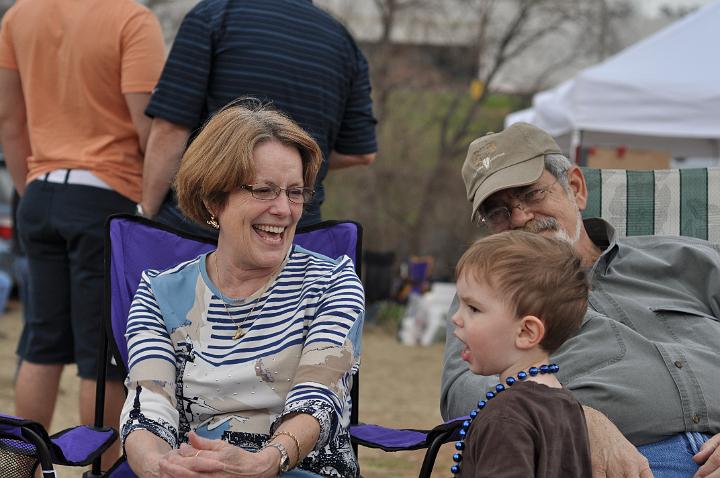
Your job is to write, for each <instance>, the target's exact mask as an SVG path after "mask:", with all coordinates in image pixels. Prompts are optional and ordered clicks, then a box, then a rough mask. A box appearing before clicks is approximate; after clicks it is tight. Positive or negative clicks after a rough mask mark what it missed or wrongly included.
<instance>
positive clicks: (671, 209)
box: [655, 169, 680, 236]
mask: <svg viewBox="0 0 720 478" xmlns="http://www.w3.org/2000/svg"><path fill="white" fill-rule="evenodd" d="M655 234H659V235H665V236H679V235H680V170H678V169H658V170H657V171H655Z"/></svg>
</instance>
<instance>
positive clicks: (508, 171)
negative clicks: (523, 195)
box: [470, 154, 545, 220]
mask: <svg viewBox="0 0 720 478" xmlns="http://www.w3.org/2000/svg"><path fill="white" fill-rule="evenodd" d="M544 169H545V155H543V154H541V155H540V156H536V157H534V158H531V159H528V160H527V161H523V162H521V163H517V164H513V165H512V166H508V167H507V168H503V169H501V170H499V171H497V172H496V173H494V174H492V175H491V176H489V177H488V178H487V179H486V180H485V181H483V183H482V184H481V185H480V186H479V187H478V188H477V190H476V191H475V195H474V196H473V207H472V212H471V214H470V220H472V219H473V218H474V217H475V213H476V212H477V210H478V209H479V208H480V205H481V204H482V203H483V201H484V200H485V199H487V198H488V197H489V196H490V195H492V194H495V193H496V192H498V191H502V190H503V189H510V188H516V187H520V186H527V185H528V184H532V183H534V182H535V181H537V180H538V179H540V176H542V173H543V170H544Z"/></svg>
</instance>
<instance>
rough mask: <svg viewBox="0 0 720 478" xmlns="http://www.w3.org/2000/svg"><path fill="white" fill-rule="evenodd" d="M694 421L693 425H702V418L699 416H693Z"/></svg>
mask: <svg viewBox="0 0 720 478" xmlns="http://www.w3.org/2000/svg"><path fill="white" fill-rule="evenodd" d="M692 420H693V423H694V424H696V425H697V424H698V423H700V417H699V416H698V415H695V416H693V418H692Z"/></svg>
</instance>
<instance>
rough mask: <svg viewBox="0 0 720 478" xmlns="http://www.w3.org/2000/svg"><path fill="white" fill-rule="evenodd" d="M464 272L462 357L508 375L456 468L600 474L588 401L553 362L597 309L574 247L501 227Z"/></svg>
mask: <svg viewBox="0 0 720 478" xmlns="http://www.w3.org/2000/svg"><path fill="white" fill-rule="evenodd" d="M456 274H457V295H458V298H459V301H460V305H459V308H458V311H457V313H456V314H455V315H454V316H453V317H452V321H453V323H454V324H455V335H456V336H457V338H458V339H460V340H461V341H462V342H463V344H464V345H465V346H464V348H463V350H462V352H461V354H462V358H463V360H465V361H466V362H467V363H468V366H469V368H470V370H471V371H472V372H473V373H476V374H480V375H496V374H499V375H500V384H498V386H496V388H494V389H493V390H492V391H491V392H488V393H487V395H486V396H484V397H482V400H481V401H480V402H479V403H478V409H476V410H475V411H474V412H473V413H471V415H470V416H471V419H470V420H469V421H468V422H466V423H465V425H464V431H465V433H466V435H465V436H466V439H465V440H463V441H460V442H458V443H457V444H456V449H457V450H458V451H457V453H456V454H455V455H454V456H453V459H454V460H455V462H456V464H455V466H453V468H452V470H451V471H452V472H453V474H454V475H455V476H458V477H462V478H468V477H486V476H487V477H489V476H492V477H496V478H497V477H523V478H525V477H536V478H540V477H547V478H557V477H563V478H569V477H590V476H592V470H591V465H590V452H589V447H588V438H587V427H586V424H585V416H584V415H583V411H582V408H581V406H580V404H579V403H578V402H577V401H576V400H575V399H574V398H573V397H572V395H571V394H570V392H568V391H566V390H564V389H563V388H562V386H561V385H560V382H558V380H557V379H556V378H555V376H554V373H555V372H557V370H558V366H557V365H554V364H552V365H550V362H549V355H550V354H551V353H552V352H554V351H555V350H556V349H557V348H559V347H560V346H561V345H562V344H563V342H565V340H567V339H568V338H570V337H571V336H572V335H574V334H575V333H576V332H577V330H578V329H579V328H580V324H581V322H582V319H583V316H584V315H585V310H586V308H587V300H588V284H587V279H586V277H585V272H584V270H583V268H582V266H581V264H580V259H579V258H578V257H577V256H576V255H575V254H574V252H573V249H572V247H571V246H570V245H569V244H568V243H567V242H564V241H561V240H558V239H551V238H547V237H543V236H540V235H538V234H531V233H527V232H521V231H508V232H503V233H500V234H494V235H492V236H489V237H487V238H485V239H482V240H480V241H478V242H476V243H475V244H473V245H472V246H471V247H470V249H468V250H467V251H466V252H465V254H464V255H463V256H462V258H460V261H459V262H458V265H457V268H456ZM561 365H562V364H561ZM478 395H481V393H480V392H479V393H478Z"/></svg>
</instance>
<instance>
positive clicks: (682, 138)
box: [505, 0, 720, 158]
mask: <svg viewBox="0 0 720 478" xmlns="http://www.w3.org/2000/svg"><path fill="white" fill-rule="evenodd" d="M719 25H720V0H718V1H716V2H713V3H711V4H709V5H707V6H705V7H704V8H701V9H699V10H698V11H696V12H694V13H692V14H690V15H688V16H686V17H685V18H683V19H681V20H679V21H677V22H675V23H673V24H672V25H670V26H668V27H666V28H665V29H663V30H661V31H659V32H657V33H655V34H654V35H652V36H650V37H648V38H646V39H644V40H642V41H640V42H638V43H636V44H635V45H633V46H631V47H629V48H627V49H625V50H623V51H622V52H620V53H618V54H617V55H615V56H613V57H611V58H609V59H607V60H606V61H605V62H603V63H600V64H598V65H596V66H593V67H591V68H588V69H586V70H583V71H582V72H580V73H579V74H578V75H577V76H576V77H575V78H573V79H571V80H568V81H565V82H564V83H561V84H560V85H558V86H557V87H555V88H553V89H550V90H547V91H543V92H540V93H538V94H536V95H535V97H534V98H533V107H532V108H530V109H529V110H523V111H518V112H516V113H513V114H511V115H508V117H507V118H506V120H505V124H506V126H507V125H510V124H512V123H515V122H518V121H527V122H530V123H533V124H535V125H537V126H539V127H540V128H543V129H544V130H546V131H548V132H549V133H550V134H552V135H553V136H555V137H556V138H558V141H559V142H560V143H561V146H563V147H564V148H566V149H567V150H569V149H570V144H569V143H570V138H571V137H572V135H573V133H574V132H579V133H580V135H579V136H580V139H581V141H582V144H583V145H588V146H591V145H594V146H609V147H616V146H627V147H631V148H642V149H654V150H664V151H668V152H670V153H671V154H672V155H673V156H676V157H678V156H682V157H685V156H703V157H716V158H717V157H720V55H719V54H718V53H717V50H715V48H717V45H719V44H720V27H718V26H719ZM576 137H577V135H576Z"/></svg>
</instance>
